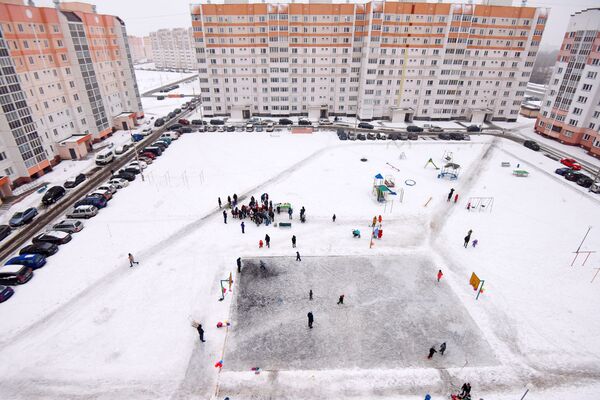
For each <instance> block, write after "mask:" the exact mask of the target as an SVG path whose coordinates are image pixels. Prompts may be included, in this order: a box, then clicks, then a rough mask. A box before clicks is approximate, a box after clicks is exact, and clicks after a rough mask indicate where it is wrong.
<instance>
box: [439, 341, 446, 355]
mask: <svg viewBox="0 0 600 400" xmlns="http://www.w3.org/2000/svg"><path fill="white" fill-rule="evenodd" d="M445 351H446V342H444V343H442V344H441V345H440V354H441V355H444V352H445Z"/></svg>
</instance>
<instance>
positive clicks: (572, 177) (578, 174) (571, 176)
mask: <svg viewBox="0 0 600 400" xmlns="http://www.w3.org/2000/svg"><path fill="white" fill-rule="evenodd" d="M584 176H585V175H583V174H582V173H581V172H575V171H573V170H571V171H569V172H567V173H566V174H565V175H564V177H565V179H566V180H568V181H571V182H576V181H577V180H578V179H579V178H581V177H584Z"/></svg>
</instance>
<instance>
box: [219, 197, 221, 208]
mask: <svg viewBox="0 0 600 400" xmlns="http://www.w3.org/2000/svg"><path fill="white" fill-rule="evenodd" d="M219 208H221V198H220V197H219Z"/></svg>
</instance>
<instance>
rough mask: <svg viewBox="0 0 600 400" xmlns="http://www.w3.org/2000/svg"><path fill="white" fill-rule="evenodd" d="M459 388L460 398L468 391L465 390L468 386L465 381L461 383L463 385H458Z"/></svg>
mask: <svg viewBox="0 0 600 400" xmlns="http://www.w3.org/2000/svg"><path fill="white" fill-rule="evenodd" d="M460 390H461V392H460V396H459V397H461V398H463V397H465V396H466V395H467V393H468V392H467V391H468V390H469V387H468V386H467V383H466V382H465V383H463V385H462V386H461V387H460Z"/></svg>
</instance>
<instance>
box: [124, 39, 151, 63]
mask: <svg viewBox="0 0 600 400" xmlns="http://www.w3.org/2000/svg"><path fill="white" fill-rule="evenodd" d="M127 39H128V41H129V47H130V48H131V58H132V59H133V62H134V63H138V62H142V61H146V51H145V50H144V38H141V37H138V36H127Z"/></svg>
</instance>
